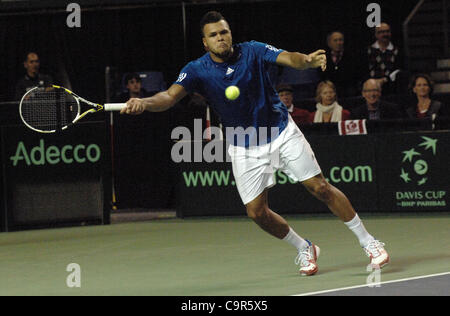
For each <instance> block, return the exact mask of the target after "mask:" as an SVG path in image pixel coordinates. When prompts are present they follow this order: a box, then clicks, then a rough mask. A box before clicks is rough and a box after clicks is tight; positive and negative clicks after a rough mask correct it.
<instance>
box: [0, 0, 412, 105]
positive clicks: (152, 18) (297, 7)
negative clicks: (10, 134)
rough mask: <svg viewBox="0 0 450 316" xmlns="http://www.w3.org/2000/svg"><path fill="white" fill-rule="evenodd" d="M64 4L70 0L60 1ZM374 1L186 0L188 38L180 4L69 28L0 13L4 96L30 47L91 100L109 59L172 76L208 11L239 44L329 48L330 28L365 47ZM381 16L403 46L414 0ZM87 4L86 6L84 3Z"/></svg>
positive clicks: (100, 17) (61, 16)
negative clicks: (213, 0) (219, 15)
mask: <svg viewBox="0 0 450 316" xmlns="http://www.w3.org/2000/svg"><path fill="white" fill-rule="evenodd" d="M58 2H59V3H61V2H62V3H64V1H58ZM371 2H372V1H359V0H352V1H350V0H342V1H330V0H320V1H299V0H296V1H264V2H244V1H238V2H232V3H227V4H189V3H188V4H186V22H187V23H186V26H187V32H186V35H187V36H186V38H187V40H186V42H185V38H184V34H183V20H182V8H181V4H177V3H174V2H173V1H170V2H169V3H161V4H160V5H156V4H155V5H147V6H146V5H143V6H138V5H133V6H129V7H128V8H123V7H121V6H114V7H112V6H107V5H105V6H104V7H102V8H98V9H96V8H95V7H94V8H86V10H84V11H82V15H81V24H82V25H81V28H69V27H67V26H66V18H67V15H68V14H69V13H67V12H65V11H64V10H62V9H60V10H59V11H51V10H47V11H41V10H37V9H36V10H31V12H19V13H17V12H14V13H11V12H9V11H6V12H2V13H1V14H0V43H1V48H0V70H1V71H0V101H5V100H7V99H10V98H11V97H12V95H13V92H14V85H15V82H16V81H17V80H18V78H19V77H20V76H22V75H23V74H24V69H23V66H22V60H23V56H24V54H25V53H26V52H27V51H29V50H36V51H37V52H38V53H39V54H40V58H41V67H42V72H43V73H50V74H52V75H53V76H54V77H55V78H56V79H57V80H58V79H59V80H58V81H62V79H63V78H62V77H63V75H64V71H66V72H67V75H68V77H69V79H70V82H71V84H72V88H73V90H76V91H77V92H78V93H79V94H81V95H84V96H86V97H87V98H91V99H98V100H102V99H104V94H105V93H104V90H105V89H104V71H105V67H106V66H107V65H110V66H116V67H118V68H119V70H122V71H130V70H141V69H147V70H157V71H162V72H163V73H164V75H165V78H166V81H167V82H168V83H171V82H173V81H174V80H175V79H176V77H177V75H178V71H179V70H180V69H181V68H182V67H183V65H184V64H185V62H186V61H189V60H191V59H194V58H197V57H199V56H200V55H202V54H203V53H204V51H203V48H202V45H201V37H200V34H199V27H198V22H199V20H200V18H201V16H202V15H203V14H204V13H205V12H207V11H208V10H212V9H214V10H220V11H222V12H223V14H224V15H225V17H226V18H227V19H228V20H229V22H230V24H231V27H232V31H233V36H234V40H235V42H240V41H247V40H252V39H255V40H258V41H262V42H267V43H270V44H272V45H274V46H277V47H279V48H283V49H286V50H291V51H301V52H311V51H313V50H315V49H318V48H321V47H325V45H326V43H325V37H326V34H327V33H328V32H329V31H331V30H334V29H340V30H342V31H343V32H345V34H346V37H347V46H348V47H347V49H351V50H358V51H361V50H362V49H364V48H365V46H366V45H368V44H369V43H371V42H373V36H372V30H371V29H369V28H368V27H367V26H366V18H367V15H368V13H367V12H366V7H367V4H368V3H371ZM378 3H380V5H381V7H382V19H383V20H386V21H389V22H390V23H391V24H392V27H393V33H394V41H395V43H397V44H399V45H401V42H402V36H401V22H402V21H403V20H404V19H405V17H406V16H407V14H409V12H410V11H411V10H412V8H413V7H414V5H415V4H416V1H411V0H397V1H378ZM82 9H83V6H82Z"/></svg>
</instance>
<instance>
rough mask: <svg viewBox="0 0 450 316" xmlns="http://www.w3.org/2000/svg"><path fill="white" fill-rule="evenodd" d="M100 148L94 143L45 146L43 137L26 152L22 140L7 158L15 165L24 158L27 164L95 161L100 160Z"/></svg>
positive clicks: (41, 164)
mask: <svg viewBox="0 0 450 316" xmlns="http://www.w3.org/2000/svg"><path fill="white" fill-rule="evenodd" d="M100 156H101V150H100V147H99V146H98V145H96V144H90V145H83V144H78V145H74V146H72V145H65V146H63V147H62V148H58V147H56V146H53V145H52V146H48V147H47V148H46V147H45V142H44V140H43V139H41V140H40V141H39V145H38V146H36V147H33V148H31V151H30V152H28V150H27V148H26V147H25V144H24V142H19V143H18V144H17V149H16V154H15V155H14V156H11V157H10V158H9V159H10V160H11V161H12V164H13V166H14V167H16V166H17V165H18V164H19V162H20V161H21V160H24V161H25V163H26V164H27V166H31V165H34V166H43V165H45V164H46V163H48V164H50V165H56V164H58V163H60V162H61V161H62V162H63V163H65V164H72V163H74V162H76V163H80V164H82V163H86V162H91V163H95V162H97V161H99V160H100Z"/></svg>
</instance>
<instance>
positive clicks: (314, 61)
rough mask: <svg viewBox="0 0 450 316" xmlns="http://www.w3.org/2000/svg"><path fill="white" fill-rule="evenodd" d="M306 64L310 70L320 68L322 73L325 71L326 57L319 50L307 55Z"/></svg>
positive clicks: (321, 50)
mask: <svg viewBox="0 0 450 316" xmlns="http://www.w3.org/2000/svg"><path fill="white" fill-rule="evenodd" d="M306 63H307V64H308V66H309V67H310V68H318V67H320V68H321V69H322V71H325V70H326V69H327V56H326V55H325V51H324V50H323V49H319V50H317V51H315V52H314V53H311V54H309V55H307V56H306Z"/></svg>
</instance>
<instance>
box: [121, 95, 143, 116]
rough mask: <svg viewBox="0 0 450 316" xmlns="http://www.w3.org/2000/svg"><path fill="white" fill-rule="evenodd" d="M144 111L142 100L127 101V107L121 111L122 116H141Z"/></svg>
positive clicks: (132, 99)
mask: <svg viewBox="0 0 450 316" xmlns="http://www.w3.org/2000/svg"><path fill="white" fill-rule="evenodd" d="M144 110H145V108H144V101H143V100H142V99H138V98H131V99H130V100H128V101H127V106H126V107H124V108H123V109H122V110H121V111H120V114H130V115H139V114H142V113H143V112H144Z"/></svg>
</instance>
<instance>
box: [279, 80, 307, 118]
mask: <svg viewBox="0 0 450 316" xmlns="http://www.w3.org/2000/svg"><path fill="white" fill-rule="evenodd" d="M277 92H278V96H279V97H280V100H281V102H283V104H284V105H285V106H286V107H287V109H288V111H289V113H290V114H291V117H292V119H293V120H294V122H295V123H296V124H297V125H298V124H305V123H308V117H309V115H310V112H309V111H307V110H304V109H299V108H296V107H295V106H294V103H293V102H294V89H293V88H292V86H290V85H287V84H280V85H278V86H277Z"/></svg>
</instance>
